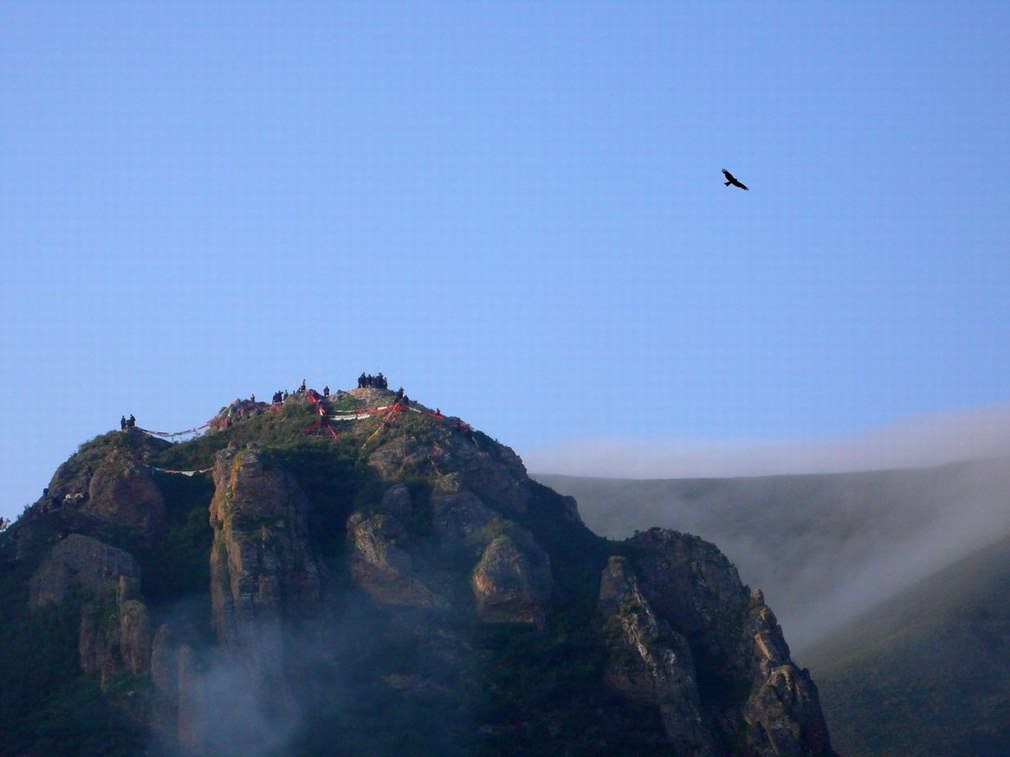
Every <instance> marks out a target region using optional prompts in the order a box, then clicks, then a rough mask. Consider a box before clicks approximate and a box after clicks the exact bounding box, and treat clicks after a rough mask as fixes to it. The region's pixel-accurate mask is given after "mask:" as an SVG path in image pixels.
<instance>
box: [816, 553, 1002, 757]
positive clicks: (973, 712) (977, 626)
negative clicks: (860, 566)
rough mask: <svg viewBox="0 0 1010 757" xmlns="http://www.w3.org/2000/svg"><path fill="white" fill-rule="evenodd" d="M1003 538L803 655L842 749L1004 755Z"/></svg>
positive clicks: (846, 751) (850, 752) (855, 752)
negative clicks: (811, 671) (816, 683)
mask: <svg viewBox="0 0 1010 757" xmlns="http://www.w3.org/2000/svg"><path fill="white" fill-rule="evenodd" d="M1008 598H1010V539H1004V540H1003V541H1001V542H1000V543H998V544H995V545H993V546H990V547H987V548H984V549H982V550H979V551H978V552H976V553H975V554H973V555H971V556H970V557H968V558H965V559H964V560H961V561H959V562H957V563H955V564H954V565H951V566H949V567H947V568H945V569H944V570H942V571H940V572H938V573H936V574H934V575H932V576H930V577H928V578H927V579H926V580H924V581H922V582H920V583H919V584H917V585H916V586H915V587H914V588H912V589H910V590H908V591H905V592H903V593H902V594H901V595H900V596H898V597H895V598H894V599H892V600H890V601H889V602H887V603H885V604H883V605H881V606H879V607H876V608H874V609H873V610H871V611H870V612H869V613H867V614H866V615H864V616H861V617H860V618H858V619H856V620H854V621H852V622H851V623H849V624H847V625H846V626H845V627H843V628H842V629H839V631H838V632H837V633H835V634H832V635H831V637H830V638H828V639H826V640H825V641H824V642H822V643H820V644H818V645H817V646H815V647H814V648H812V649H810V650H808V651H807V653H806V654H805V655H804V662H805V663H806V664H808V665H810V666H811V668H812V669H813V672H814V675H815V676H816V678H817V682H818V685H819V687H820V692H821V701H822V702H823V704H824V709H825V713H826V714H827V717H828V722H829V725H830V727H831V735H832V739H833V740H834V742H835V744H836V746H837V748H838V750H839V752H840V753H842V754H846V755H863V754H904V755H913V754H922V755H926V754H929V755H935V754H946V755H961V754H965V755H967V754H971V755H1006V754H1010V602H1008V601H1007V600H1008Z"/></svg>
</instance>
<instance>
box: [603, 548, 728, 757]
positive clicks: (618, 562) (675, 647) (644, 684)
mask: <svg viewBox="0 0 1010 757" xmlns="http://www.w3.org/2000/svg"><path fill="white" fill-rule="evenodd" d="M599 612H600V617H601V620H602V626H603V633H604V634H605V637H606V639H607V644H608V645H609V647H610V650H611V656H610V661H609V664H608V666H607V673H606V682H607V684H608V685H609V686H611V688H613V689H614V690H615V691H618V692H620V693H621V694H623V695H624V696H626V697H627V698H628V699H630V700H632V701H637V702H645V703H648V704H652V705H655V706H656V707H657V708H658V709H659V712H660V715H661V717H662V719H663V728H664V730H665V731H666V736H667V738H668V740H669V741H670V743H671V744H672V745H674V746H675V749H676V751H677V752H678V753H681V754H697V755H712V754H718V753H719V752H720V751H721V750H720V747H719V742H718V740H717V739H716V738H715V736H714V735H713V733H712V729H711V728H710V726H709V724H708V723H707V722H706V719H705V717H704V716H703V714H702V707H701V697H700V694H699V692H698V682H697V680H696V679H695V670H694V660H693V659H692V657H691V648H690V646H689V645H688V643H687V639H685V638H684V637H683V636H681V635H680V634H678V633H677V632H675V631H673V630H672V629H671V628H670V624H669V623H668V622H666V621H665V620H663V619H661V618H658V617H657V616H656V613H655V611H654V610H653V609H652V606H651V605H650V604H649V601H648V600H647V599H646V598H645V597H644V596H643V594H642V592H641V590H640V589H639V587H638V579H637V578H636V577H635V574H634V572H633V571H632V570H631V567H630V566H629V564H628V560H627V559H626V558H623V557H612V558H610V562H609V563H608V564H607V568H606V570H605V571H604V572H603V578H602V580H601V581H600V596H599Z"/></svg>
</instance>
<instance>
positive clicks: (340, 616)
mask: <svg viewBox="0 0 1010 757" xmlns="http://www.w3.org/2000/svg"><path fill="white" fill-rule="evenodd" d="M274 399H275V400H276V401H274V402H270V403H265V402H257V401H255V400H254V399H253V398H250V399H248V400H236V401H234V402H232V403H229V405H226V406H225V407H224V408H222V410H221V411H220V412H219V413H218V414H216V415H215V416H214V418H213V419H212V420H211V421H209V422H208V424H206V427H207V428H206V431H205V433H203V434H202V435H200V436H196V437H194V438H190V439H187V440H185V441H180V442H177V443H169V442H167V441H165V440H163V439H162V438H159V436H165V437H169V436H171V435H169V434H164V433H161V434H156V433H155V432H149V431H145V430H144V429H142V428H139V427H137V428H131V429H125V430H123V431H121V432H113V433H110V434H105V435H103V436H101V437H97V438H96V439H94V440H92V441H91V442H89V443H87V444H85V445H82V447H81V449H80V450H79V451H78V452H77V453H76V454H75V455H74V456H72V457H71V458H70V459H69V460H68V461H67V462H66V463H65V464H64V465H63V466H61V467H60V469H59V470H58V471H57V473H56V475H55V476H54V477H53V480H52V482H51V484H50V487H49V489H48V490H47V492H46V495H45V497H44V498H43V499H42V500H40V501H39V502H38V503H36V505H35V506H33V507H32V508H31V509H29V511H28V512H27V513H26V514H25V516H24V517H22V518H21V519H20V520H19V521H18V522H17V523H16V524H15V525H14V527H12V528H11V529H10V530H9V531H8V532H5V533H4V534H2V535H0V560H2V564H3V565H4V566H5V568H4V571H5V572H4V573H3V574H2V576H3V581H4V582H3V584H2V585H0V589H2V590H3V594H2V595H0V600H2V601H3V602H4V604H5V606H8V605H11V604H16V605H17V607H18V609H17V612H12V613H10V615H9V617H10V620H8V621H4V624H5V628H6V630H5V633H7V634H8V635H11V636H13V637H16V638H22V636H19V634H22V635H24V634H29V633H30V630H29V629H31V628H32V624H33V623H35V622H37V617H38V613H41V612H56V613H64V614H65V615H67V617H69V618H81V619H83V620H81V621H80V624H79V633H78V638H77V639H76V641H75V642H74V643H75V645H76V646H74V647H73V648H76V649H80V650H82V651H81V653H80V659H79V660H77V661H76V662H75V663H74V666H73V669H72V670H71V669H69V668H68V669H66V670H64V672H63V675H64V676H65V677H69V678H70V679H73V680H80V681H82V682H87V681H91V680H97V682H98V685H99V686H98V689H97V690H96V693H95V695H94V696H95V699H94V706H95V707H96V708H98V709H99V710H101V712H103V713H105V714H106V715H107V716H108V718H110V720H109V722H110V723H112V724H113V725H110V726H109V734H108V737H109V739H111V740H112V742H114V743H120V744H122V743H126V741H128V740H129V738H146V739H148V740H152V739H153V740H154V741H155V742H157V743H158V744H160V745H163V746H164V748H165V749H166V750H169V751H172V750H175V751H180V750H181V751H182V752H184V753H207V752H210V753H220V752H224V753H231V752H234V751H235V750H236V749H237V748H239V747H241V748H242V750H244V753H250V752H251V753H255V752H256V750H257V749H259V748H260V747H257V746H256V744H259V743H269V744H274V747H272V748H275V749H280V750H286V751H295V752H298V751H308V752H312V751H318V750H319V749H321V748H323V746H324V745H325V744H329V745H330V747H332V745H333V744H337V743H341V739H346V743H345V744H344V746H345V747H346V749H347V751H351V752H358V751H360V752H362V753H385V752H388V751H393V750H397V749H402V748H406V747H407V746H408V745H409V744H411V743H414V742H413V741H412V739H415V738H421V739H422V740H423V741H424V742H425V743H426V744H429V746H430V748H431V749H433V750H434V751H435V752H439V753H445V752H458V751H464V752H467V751H485V752H498V751H501V752H504V751H509V752H512V751H515V749H517V748H518V749H519V750H520V751H529V752H543V753H556V752H558V751H565V750H575V751H586V750H590V751H592V750H595V751H600V750H603V751H611V752H613V751H627V750H632V751H637V752H642V751H645V752H649V751H653V752H673V753H679V752H681V751H688V752H691V753H699V754H723V753H737V752H740V753H742V752H746V753H764V752H768V753H770V752H771V751H776V752H779V753H781V752H783V751H786V752H790V753H796V754H831V749H830V745H829V742H828V737H827V731H826V728H825V727H824V720H823V716H822V715H821V712H820V708H819V705H818V703H817V691H816V687H814V685H813V683H812V681H811V680H810V678H809V675H808V674H807V673H806V671H803V670H801V669H799V668H797V667H796V666H795V665H794V664H793V663H792V661H791V660H790V659H789V649H788V646H787V645H786V644H785V641H784V639H783V638H782V633H781V629H780V628H779V626H778V624H777V621H776V620H775V616H774V615H773V614H772V613H771V611H770V610H769V609H768V608H767V607H766V606H765V605H764V602H763V598H762V597H761V596H760V593H759V592H750V591H749V590H748V589H747V587H745V586H743V585H742V584H741V582H740V579H739V577H738V576H737V573H736V570H735V568H733V566H732V565H731V564H730V563H729V561H728V560H726V558H725V557H723V556H722V554H721V553H720V552H719V551H718V550H717V549H716V548H715V547H714V546H713V545H711V544H708V543H707V542H704V541H702V540H701V539H698V538H697V537H692V536H689V535H685V534H680V533H677V532H674V531H663V530H659V529H654V530H651V531H648V532H644V533H642V534H639V535H637V536H636V537H634V538H632V539H630V540H627V541H625V542H613V541H608V540H606V539H602V538H600V537H598V536H596V535H595V534H593V533H592V532H590V531H589V530H588V529H587V528H586V527H585V526H584V525H583V524H582V521H581V519H580V518H579V515H578V509H577V505H576V503H575V501H574V500H573V499H571V498H566V497H561V496H560V495H558V494H556V493H555V492H554V491H552V490H551V489H548V488H547V487H545V486H542V485H540V484H537V483H536V482H533V481H531V480H530V479H529V478H528V476H527V474H526V469H525V467H524V466H523V463H522V461H521V460H520V458H519V456H518V455H516V454H515V452H513V451H512V450H511V449H509V448H508V447H506V446H504V445H502V444H500V443H498V442H496V441H494V440H493V439H491V438H490V437H489V436H487V435H485V434H483V433H481V432H480V431H476V430H474V429H472V428H471V427H470V426H469V425H468V424H466V423H465V422H464V421H463V420H462V419H459V418H456V417H452V416H446V415H444V414H443V413H442V412H441V410H440V409H439V408H437V407H436V408H434V409H432V408H430V407H427V406H425V405H422V404H421V403H418V402H416V401H413V400H411V399H409V398H408V397H405V396H404V395H403V393H402V391H400V392H392V391H390V390H388V388H385V387H382V386H361V387H358V388H354V389H350V390H348V391H337V392H335V393H329V392H328V391H324V392H323V393H319V392H316V391H314V390H312V389H308V388H304V389H303V390H301V391H298V392H296V393H294V394H290V395H288V396H287V397H286V398H285V397H284V396H283V393H279V394H278V395H276V396H275V398H274ZM68 545H70V546H68ZM71 546H72V547H73V548H71ZM89 550H90V552H89ZM91 553H94V554H96V555H98V554H101V555H105V557H103V562H102V563H101V565H103V566H106V567H104V568H102V569H101V571H100V574H101V575H100V576H99V577H97V578H93V579H92V578H88V579H87V580H85V579H84V578H75V576H86V575H90V574H87V573H82V572H81V571H80V570H76V569H75V568H74V566H76V565H78V563H79V562H80V560H81V559H83V558H82V557H81V556H82V555H85V554H91ZM75 561H76V562H75ZM29 584H31V586H33V587H47V588H46V592H45V596H46V597H47V598H50V599H49V600H48V601H47V603H46V604H45V605H44V606H41V605H40V603H39V602H38V601H35V602H34V604H33V605H32V606H28V605H27V603H26V602H25V600H24V597H26V596H28V595H29V591H28V585H29ZM32 596H40V595H39V589H33V590H32ZM102 618H104V619H105V620H102V621H101V622H99V619H102ZM23 643H25V644H29V643H30V642H29V638H28V636H24V637H23ZM63 643H70V642H69V640H64V642H63ZM53 644H54V645H57V646H58V644H57V642H55V641H54V642H53ZM54 649H55V647H54ZM83 650H88V652H87V655H86V656H85V655H84V652H83ZM124 650H125V651H124ZM124 655H125V657H124ZM7 672H8V673H10V675H9V676H7V675H6V674H5V678H4V680H5V681H8V680H9V681H11V684H12V686H13V687H14V689H16V690H20V689H18V687H19V686H20V687H29V688H30V687H31V686H39V685H41V684H40V683H39V682H38V681H36V680H34V679H33V678H32V676H31V674H30V673H29V672H26V671H21V672H20V673H18V672H17V671H13V672H12V671H7ZM19 676H20V677H19ZM124 676H128V677H129V681H128V683H124V681H125V680H126V679H124V678H123V677H124ZM336 682H339V685H338V684H337V683H336ZM222 687H224V688H223V689H222ZM43 688H44V686H43ZM141 691H143V692H144V693H143V694H142V695H140V694H138V692H141ZM239 692H241V696H242V698H243V700H242V701H243V702H244V704H243V705H242V706H244V707H246V708H247V709H249V712H248V713H245V715H244V717H243V718H239V719H237V718H236V711H235V707H237V706H239V705H236V704H235V702H236V701H237V700H236V699H235V697H236V696H238V693H239ZM336 693H340V696H339V697H338V696H335V694H336ZM50 694H51V695H52V696H56V697H58V696H59V694H58V692H57V691H56V690H53V691H50ZM19 706H21V707H22V708H24V707H27V706H28V705H19ZM376 708H379V710H377V709H376ZM377 711H382V712H384V713H386V715H385V716H384V718H385V719H384V720H383V719H377V718H376V715H375V713H376V712H377ZM123 718H128V719H129V722H131V723H133V724H134V726H135V727H134V728H133V729H132V730H130V729H125V728H123V727H119V726H116V725H115V724H116V723H121V722H123V721H122V719H123ZM138 733H139V734H141V736H138V735H137V734H138ZM129 734H133V736H130V735H129ZM145 734H146V735H145ZM257 734H258V735H257ZM36 736H37V733H36ZM253 736H256V738H260V741H257V742H255V743H252V742H251V741H250V739H252V738H253ZM31 738H32V736H31V735H30V734H29V735H25V736H24V739H27V740H26V741H23V742H19V743H22V744H28V745H29V747H30V743H31ZM264 740H265V741H264ZM29 747H23V748H29Z"/></svg>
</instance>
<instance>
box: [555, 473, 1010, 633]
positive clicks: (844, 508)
mask: <svg viewBox="0 0 1010 757" xmlns="http://www.w3.org/2000/svg"><path fill="white" fill-rule="evenodd" d="M535 478H537V479H538V480H540V481H542V482H543V483H545V484H547V485H548V486H550V487H552V488H554V489H555V490H557V491H558V492H560V493H562V494H567V495H571V496H574V497H575V498H576V499H577V500H578V502H579V509H580V511H581V512H582V514H583V517H584V519H585V522H586V524H587V525H589V527H590V528H592V529H593V530H594V531H596V532H597V533H599V534H602V535H604V536H611V537H624V536H627V535H629V534H631V533H633V532H634V531H635V530H637V529H645V528H647V527H649V526H651V525H654V524H660V525H662V526H664V527H667V528H674V529H677V530H681V531H687V532H691V533H696V534H698V535H700V536H702V537H703V538H705V539H709V540H711V541H713V542H715V543H717V544H719V545H720V547H721V548H722V549H723V550H724V551H725V552H726V554H727V555H728V556H729V557H730V559H732V560H733V562H734V563H735V564H736V565H737V566H739V569H740V573H741V576H742V578H743V579H744V580H745V581H746V582H748V583H750V584H751V585H755V586H761V587H762V588H763V589H764V590H765V594H766V596H767V597H768V598H769V601H770V602H772V603H773V604H774V606H775V607H776V610H777V613H778V615H779V618H780V619H781V621H782V624H783V626H784V627H785V628H786V630H787V631H788V633H789V636H790V639H791V640H792V641H793V644H794V646H796V647H797V648H802V647H804V646H807V645H809V644H811V643H813V642H814V641H816V640H817V639H819V638H822V637H823V636H824V635H825V634H826V633H828V632H830V631H831V630H832V629H834V628H836V627H838V626H839V625H841V624H842V623H844V622H845V621H847V620H848V619H850V618H852V617H854V616H855V615H858V614H859V613H861V612H863V611H865V610H866V609H868V608H870V607H872V606H873V605H875V604H877V603H879V602H881V601H884V600H886V599H887V598H889V597H891V596H894V595H895V594H896V593H898V592H900V591H902V590H904V589H906V588H908V587H910V586H912V585H913V584H915V583H916V582H917V581H919V580H921V579H922V578H924V577H926V576H928V575H929V574H931V573H932V572H934V571H936V570H938V569H939V568H942V567H943V566H945V565H949V564H950V563H952V562H954V561H955V560H957V559H960V558H962V557H964V556H965V555H968V554H970V553H972V552H973V551H974V550H976V549H978V548H980V547H982V546H984V545H986V544H990V543H992V542H993V541H995V540H996V539H998V538H999V537H1000V536H1001V535H1003V534H1008V533H1010V464H1008V461H1007V460H1006V459H997V460H984V461H977V462H965V463H955V464H950V465H945V466H939V467H935V468H924V469H908V470H892V471H872V472H861V473H844V474H825V475H799V476H768V477H757V478H735V479H681V480H626V479H621V480H619V479H594V478H575V477H568V476H553V475H546V474H537V475H536V476H535Z"/></svg>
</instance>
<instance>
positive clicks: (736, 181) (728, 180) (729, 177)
mask: <svg viewBox="0 0 1010 757" xmlns="http://www.w3.org/2000/svg"><path fill="white" fill-rule="evenodd" d="M722 172H723V175H725V177H726V186H727V187H728V186H729V185H730V184H732V185H733V186H734V187H740V189H742V190H744V191H745V192H749V191H750V190H749V189H747V185H746V184H742V183H741V182H740V180H739V179H737V178H736V177H735V176H734V175H733V174H731V173H730V172H729V171H727V170H726V169H725V168H724V169H722Z"/></svg>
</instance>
